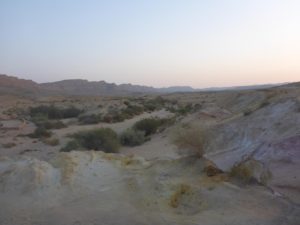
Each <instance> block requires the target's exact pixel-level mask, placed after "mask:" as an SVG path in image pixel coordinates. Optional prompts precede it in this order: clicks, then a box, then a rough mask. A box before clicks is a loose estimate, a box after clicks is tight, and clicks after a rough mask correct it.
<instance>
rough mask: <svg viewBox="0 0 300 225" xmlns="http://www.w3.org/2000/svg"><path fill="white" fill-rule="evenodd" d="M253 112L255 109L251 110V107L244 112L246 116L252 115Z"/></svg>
mask: <svg viewBox="0 0 300 225" xmlns="http://www.w3.org/2000/svg"><path fill="white" fill-rule="evenodd" d="M252 113H253V111H252V110H250V109H248V110H246V111H245V112H244V113H243V114H244V116H249V115H251V114H252Z"/></svg>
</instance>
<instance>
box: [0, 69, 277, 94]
mask: <svg viewBox="0 0 300 225" xmlns="http://www.w3.org/2000/svg"><path fill="white" fill-rule="evenodd" d="M279 85H280V84H264V85H251V86H238V87H214V88H204V89H194V88H192V87H189V86H171V87H166V88H154V87H149V86H143V85H133V84H130V83H129V84H120V85H117V84H115V83H107V82H105V81H88V80H84V79H70V80H62V81H56V82H49V83H41V84H39V83H36V82H34V81H32V80H25V79H19V78H17V77H13V76H8V75H4V74H0V94H14V95H26V96H35V95H42V96H47V95H70V96H117V95H138V94H155V93H157V94H159V93H175V92H196V91H224V90H250V89H262V88H270V87H275V86H279Z"/></svg>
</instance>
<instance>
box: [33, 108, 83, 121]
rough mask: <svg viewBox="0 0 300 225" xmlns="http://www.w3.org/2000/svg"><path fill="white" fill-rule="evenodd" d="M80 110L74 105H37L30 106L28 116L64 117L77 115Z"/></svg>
mask: <svg viewBox="0 0 300 225" xmlns="http://www.w3.org/2000/svg"><path fill="white" fill-rule="evenodd" d="M81 112H82V111H81V110H80V109H78V108H75V107H74V106H70V107H68V108H64V109H61V108H58V107H56V106H53V105H51V106H46V105H41V106H37V107H33V108H30V112H29V113H30V116H31V117H32V118H34V117H41V116H44V117H46V118H48V119H66V118H72V117H77V116H78V115H79V114H80V113H81Z"/></svg>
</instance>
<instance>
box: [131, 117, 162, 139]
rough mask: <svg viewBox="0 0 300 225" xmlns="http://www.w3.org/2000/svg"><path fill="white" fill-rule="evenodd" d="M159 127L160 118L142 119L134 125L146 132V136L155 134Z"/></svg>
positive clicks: (135, 127)
mask: <svg viewBox="0 0 300 225" xmlns="http://www.w3.org/2000/svg"><path fill="white" fill-rule="evenodd" d="M158 127H159V121H158V119H154V118H147V119H142V120H140V121H138V122H136V123H135V124H134V126H133V128H134V129H136V130H139V131H142V132H145V136H149V135H151V134H154V133H155V132H156V131H157V129H158Z"/></svg>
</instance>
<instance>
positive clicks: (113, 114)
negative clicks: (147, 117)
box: [102, 102, 144, 123]
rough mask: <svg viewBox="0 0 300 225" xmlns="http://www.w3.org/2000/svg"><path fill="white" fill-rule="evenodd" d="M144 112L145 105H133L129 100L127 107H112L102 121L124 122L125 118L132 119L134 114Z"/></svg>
mask: <svg viewBox="0 0 300 225" xmlns="http://www.w3.org/2000/svg"><path fill="white" fill-rule="evenodd" d="M143 112H144V109H143V107H141V106H138V105H131V104H130V103H129V102H128V103H127V105H126V108H122V109H120V110H117V109H115V108H112V109H110V110H109V112H108V113H107V114H106V115H105V116H104V117H103V119H102V121H103V122H106V123H117V122H123V121H124V120H126V119H131V118H133V117H134V116H137V115H140V114H142V113H143Z"/></svg>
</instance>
